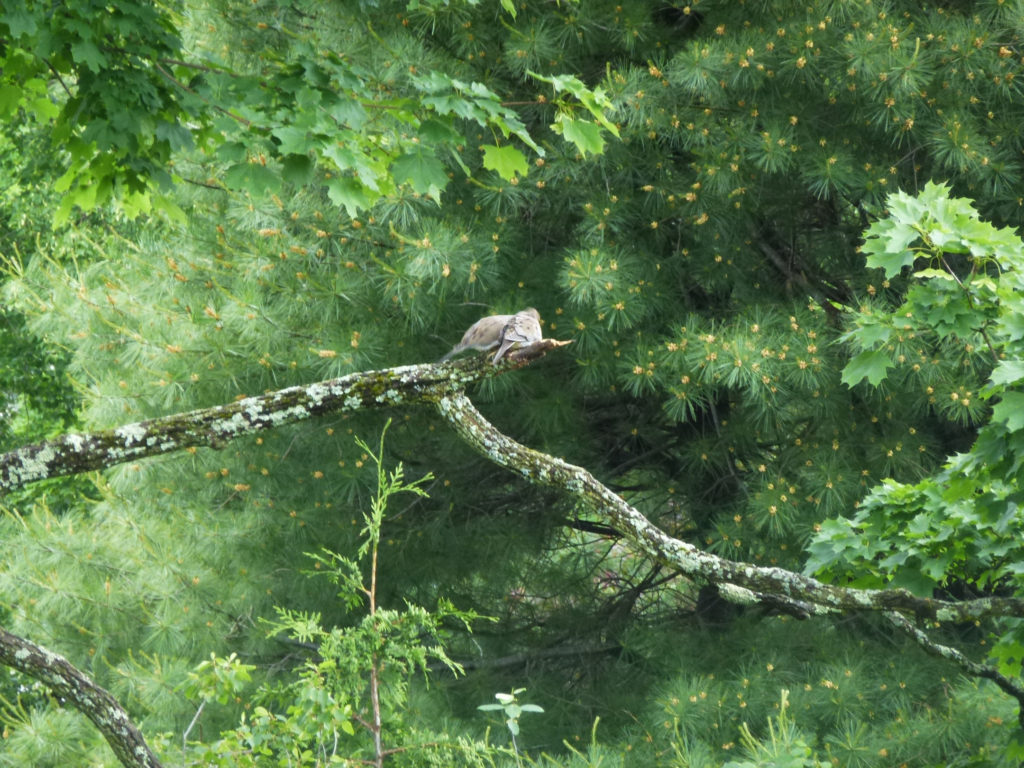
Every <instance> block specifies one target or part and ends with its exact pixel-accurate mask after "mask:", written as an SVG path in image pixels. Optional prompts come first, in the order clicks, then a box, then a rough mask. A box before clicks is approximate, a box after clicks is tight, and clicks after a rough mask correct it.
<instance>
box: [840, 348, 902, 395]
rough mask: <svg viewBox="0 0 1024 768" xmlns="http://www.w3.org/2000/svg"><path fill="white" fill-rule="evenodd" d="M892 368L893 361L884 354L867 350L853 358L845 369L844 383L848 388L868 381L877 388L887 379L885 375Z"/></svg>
mask: <svg viewBox="0 0 1024 768" xmlns="http://www.w3.org/2000/svg"><path fill="white" fill-rule="evenodd" d="M890 368H892V360H890V359H889V356H888V355H887V354H885V353H884V352H879V351H877V350H873V349H866V350H864V351H863V352H861V353H860V354H859V355H857V356H856V357H855V358H853V359H852V360H851V361H850V362H848V363H847V364H846V367H845V368H843V376H842V381H843V383H844V384H846V385H847V386H848V387H852V386H854V385H855V384H858V383H860V381H861V379H865V378H866V379H867V380H868V383H869V384H871V386H873V387H877V386H878V385H879V384H880V383H881V382H882V380H883V379H884V378H885V373H886V371H888V370H889V369H890Z"/></svg>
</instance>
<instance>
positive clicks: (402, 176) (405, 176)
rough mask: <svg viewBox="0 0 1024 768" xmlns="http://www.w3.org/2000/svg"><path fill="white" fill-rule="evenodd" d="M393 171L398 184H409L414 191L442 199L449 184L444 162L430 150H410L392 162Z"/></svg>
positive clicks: (435, 198)
mask: <svg viewBox="0 0 1024 768" xmlns="http://www.w3.org/2000/svg"><path fill="white" fill-rule="evenodd" d="M391 173H392V175H393V176H394V179H395V182H396V183H398V184H408V185H409V186H411V187H412V188H413V190H414V191H416V192H419V193H420V194H421V195H427V196H429V197H432V198H433V199H434V200H438V201H440V199H441V191H442V190H443V189H444V188H445V187H446V186H447V185H448V173H447V172H446V171H445V167H444V164H443V163H442V162H441V161H440V160H438V159H437V158H436V157H434V155H432V154H430V153H429V152H422V151H417V152H408V153H406V154H404V155H402V156H401V157H399V158H398V159H397V160H395V162H393V163H392V164H391Z"/></svg>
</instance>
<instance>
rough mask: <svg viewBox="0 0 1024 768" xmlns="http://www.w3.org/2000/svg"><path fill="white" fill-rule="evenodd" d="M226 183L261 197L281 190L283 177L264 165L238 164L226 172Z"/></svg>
mask: <svg viewBox="0 0 1024 768" xmlns="http://www.w3.org/2000/svg"><path fill="white" fill-rule="evenodd" d="M224 183H225V184H227V185H228V186H229V187H230V188H232V189H239V190H245V191H246V192H248V193H249V194H251V195H256V196H259V195H263V194H264V193H266V192H268V191H269V192H276V191H277V190H278V189H280V187H281V177H280V176H278V175H277V174H276V173H274V172H273V171H272V170H271V169H270V168H267V167H266V166H265V165H263V164H262V163H236V164H235V165H233V166H231V167H230V168H228V169H227V171H225V172H224Z"/></svg>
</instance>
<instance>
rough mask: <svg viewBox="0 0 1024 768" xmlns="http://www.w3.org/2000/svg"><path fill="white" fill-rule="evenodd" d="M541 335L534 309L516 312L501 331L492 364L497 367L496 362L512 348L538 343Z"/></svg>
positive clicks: (538, 320)
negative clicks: (499, 344)
mask: <svg viewBox="0 0 1024 768" xmlns="http://www.w3.org/2000/svg"><path fill="white" fill-rule="evenodd" d="M542 335H543V334H542V333H541V329H540V315H539V314H538V313H537V310H536V309H534V308H533V307H529V308H528V309H524V310H523V311H522V312H517V313H516V314H515V315H513V316H512V319H511V320H509V321H508V323H506V324H505V327H504V328H502V330H501V346H499V347H498V351H497V353H496V354H495V355H494V364H495V365H497V364H498V361H499V360H501V358H503V357H504V356H505V353H506V352H508V351H509V350H510V349H512V347H514V346H517V345H520V344H533V342H535V341H540V340H541V336H542Z"/></svg>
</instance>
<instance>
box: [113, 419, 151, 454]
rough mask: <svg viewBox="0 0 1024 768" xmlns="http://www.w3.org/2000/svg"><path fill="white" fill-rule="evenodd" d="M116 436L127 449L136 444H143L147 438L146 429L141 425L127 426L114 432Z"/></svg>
mask: <svg viewBox="0 0 1024 768" xmlns="http://www.w3.org/2000/svg"><path fill="white" fill-rule="evenodd" d="M114 435H115V437H117V438H118V439H119V440H121V441H122V443H123V444H124V446H125V447H126V448H128V447H130V446H131V445H133V444H134V443H141V442H142V441H143V440H144V439H145V437H146V428H145V427H143V426H142V425H141V424H125V425H124V426H123V427H118V428H117V429H115V430H114Z"/></svg>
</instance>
